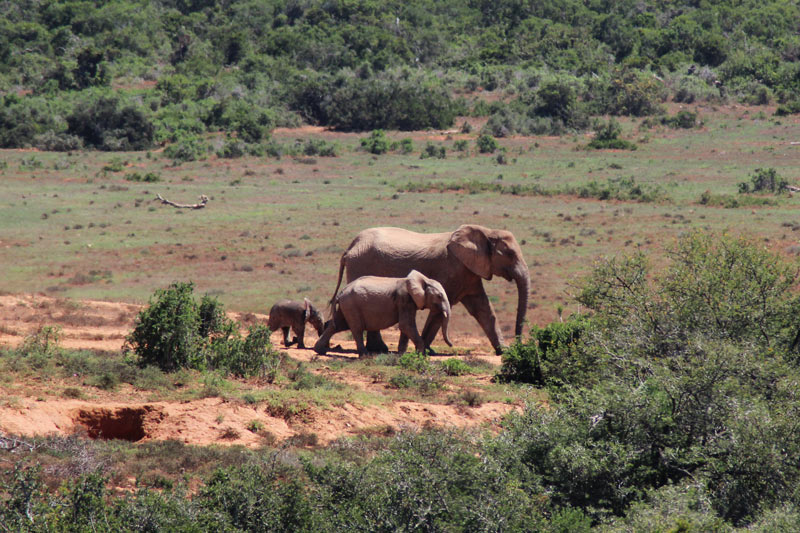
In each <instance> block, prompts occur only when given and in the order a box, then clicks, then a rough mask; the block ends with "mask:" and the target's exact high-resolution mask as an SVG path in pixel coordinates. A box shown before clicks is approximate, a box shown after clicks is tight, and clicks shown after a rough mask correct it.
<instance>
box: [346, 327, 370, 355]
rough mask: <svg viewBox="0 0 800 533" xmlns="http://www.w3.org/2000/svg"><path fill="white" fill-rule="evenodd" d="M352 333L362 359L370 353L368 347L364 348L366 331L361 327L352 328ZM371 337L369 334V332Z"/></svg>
mask: <svg viewBox="0 0 800 533" xmlns="http://www.w3.org/2000/svg"><path fill="white" fill-rule="evenodd" d="M350 332H351V333H352V334H353V339H355V341H356V351H357V352H358V356H359V357H361V356H362V355H365V354H366V353H367V351H368V349H367V347H366V346H364V330H363V329H361V328H360V327H358V326H356V327H351V328H350ZM367 335H369V332H367Z"/></svg>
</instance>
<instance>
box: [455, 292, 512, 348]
mask: <svg viewBox="0 0 800 533" xmlns="http://www.w3.org/2000/svg"><path fill="white" fill-rule="evenodd" d="M461 303H463V304H464V307H466V308H467V312H469V314H470V315H472V316H473V317H475V320H477V321H478V324H480V325H481V328H483V332H484V333H486V336H487V337H489V342H491V343H492V348H494V352H495V353H496V354H497V355H501V354H502V353H503V334H502V333H500V328H498V327H497V317H496V316H495V314H494V309H492V303H491V302H490V301H489V297H488V296H486V293H485V292H481V293H480V294H473V295H471V296H466V297H464V298H462V299H461Z"/></svg>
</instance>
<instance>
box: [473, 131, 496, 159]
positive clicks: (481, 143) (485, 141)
mask: <svg viewBox="0 0 800 533" xmlns="http://www.w3.org/2000/svg"><path fill="white" fill-rule="evenodd" d="M475 144H476V145H477V147H478V151H479V152H480V153H482V154H493V153H494V152H495V150H497V148H498V146H499V145H498V144H497V140H496V139H495V138H494V137H492V136H491V135H485V134H484V135H481V136H479V137H478V139H477V140H476V141H475Z"/></svg>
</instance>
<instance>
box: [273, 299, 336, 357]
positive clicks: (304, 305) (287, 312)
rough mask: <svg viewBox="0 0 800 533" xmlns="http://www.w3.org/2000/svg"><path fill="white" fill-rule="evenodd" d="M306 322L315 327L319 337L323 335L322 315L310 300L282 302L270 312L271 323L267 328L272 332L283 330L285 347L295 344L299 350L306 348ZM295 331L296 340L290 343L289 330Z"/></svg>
mask: <svg viewBox="0 0 800 533" xmlns="http://www.w3.org/2000/svg"><path fill="white" fill-rule="evenodd" d="M306 322H308V323H309V324H311V325H312V326H314V329H316V330H317V335H322V329H323V328H322V315H321V314H320V313H319V311H317V310H316V308H315V307H314V306H313V305H311V302H309V301H308V298H304V299H303V301H302V302H296V301H294V300H281V301H280V302H278V303H276V304H275V305H273V306H272V309H270V310H269V322H268V323H267V326H269V329H271V330H272V331H277V330H278V328H281V329H282V330H283V345H284V346H286V347H289V346H291V345H292V344H294V343H295V342H296V343H297V347H298V348H305V345H304V344H303V335H304V334H305V332H306ZM290 327H291V328H292V331H294V340H293V341H291V342H289V328H290Z"/></svg>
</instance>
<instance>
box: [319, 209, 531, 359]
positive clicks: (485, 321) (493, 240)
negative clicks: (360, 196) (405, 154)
mask: <svg viewBox="0 0 800 533" xmlns="http://www.w3.org/2000/svg"><path fill="white" fill-rule="evenodd" d="M345 269H346V270H347V281H348V282H351V281H353V280H355V279H358V278H360V277H361V276H386V277H403V276H405V275H406V274H408V273H409V272H410V271H411V270H417V271H419V272H421V273H422V274H424V275H425V276H428V277H429V278H431V279H435V280H436V281H438V282H439V283H441V284H442V286H443V287H444V290H445V292H446V293H447V298H448V299H449V300H450V305H455V304H457V303H459V302H460V303H463V304H464V307H466V308H467V311H468V312H469V314H470V315H472V316H473V317H474V318H475V320H477V321H478V324H480V326H481V328H482V329H483V331H484V333H485V334H486V336H487V337H488V338H489V342H491V343H492V347H493V348H494V349H495V352H496V353H497V354H500V353H502V351H503V336H502V334H501V333H500V328H499V327H498V324H497V317H496V316H495V313H494V309H493V308H492V304H491V303H490V302H489V297H488V296H487V295H486V290H485V289H484V287H483V280H484V279H485V280H490V279H492V277H493V276H500V277H502V278H504V279H506V280H508V281H514V282H515V283H516V285H517V292H518V301H517V315H516V321H515V325H514V335H515V336H517V337H519V336H520V335H521V334H522V325H523V323H524V321H525V312H526V310H527V307H528V294H529V292H530V273H529V272H528V265H527V264H526V263H525V259H524V258H523V257H522V250H521V248H520V246H519V244H518V243H517V240H516V239H515V238H514V235H513V234H512V233H511V232H509V231H505V230H493V229H489V228H485V227H483V226H478V225H474V224H465V225H463V226H461V227H459V228H458V229H457V230H455V231H453V232H447V233H416V232H413V231H408V230H405V229H401V228H370V229H366V230H364V231H362V232H361V233H359V234H358V235H357V236H356V238H355V239H353V242H352V243H350V246H349V247H348V248H347V251H345V253H344V254H343V255H342V258H341V261H340V264H339V280H338V282H337V284H336V290H337V291H338V289H339V285H340V284H341V282H342V274H343V272H344V271H345ZM335 294H336V291H334V295H335ZM440 325H441V316H440V315H434V314H430V315H429V316H428V320H427V322H426V323H425V327H424V328H423V330H422V337H423V339H424V340H425V345H426V347H429V346H430V343H431V341H433V338H434V337H435V336H436V332H437V331H438V330H439V327H440ZM404 343H405V344H407V343H408V339H407V338H404V336H401V337H400V344H399V345H398V349H399V348H402V347H404ZM367 348H368V349H369V350H370V351H378V352H379V351H385V350H386V345H385V344H384V343H383V340H382V339H381V337H380V333H379V332H376V333H368V334H367Z"/></svg>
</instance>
